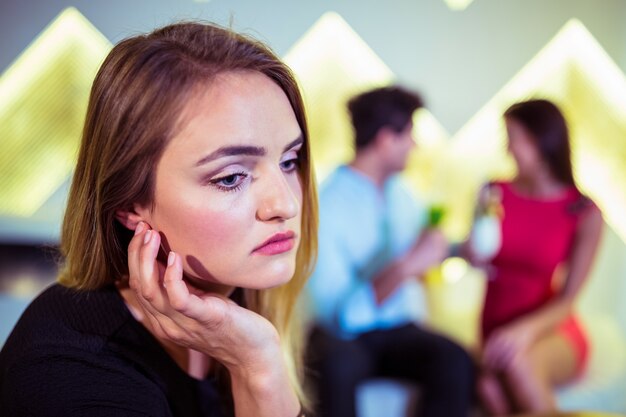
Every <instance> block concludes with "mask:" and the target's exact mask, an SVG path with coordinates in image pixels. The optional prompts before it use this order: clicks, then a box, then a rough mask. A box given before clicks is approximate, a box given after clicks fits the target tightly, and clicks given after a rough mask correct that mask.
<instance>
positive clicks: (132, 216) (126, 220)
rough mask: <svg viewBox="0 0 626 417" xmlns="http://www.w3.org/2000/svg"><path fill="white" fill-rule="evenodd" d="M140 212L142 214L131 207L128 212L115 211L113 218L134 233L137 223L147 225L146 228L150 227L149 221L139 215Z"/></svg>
mask: <svg viewBox="0 0 626 417" xmlns="http://www.w3.org/2000/svg"><path fill="white" fill-rule="evenodd" d="M141 212H143V210H137V207H133V208H132V209H129V210H116V211H115V218H116V219H117V221H118V222H120V223H121V224H122V225H123V226H124V227H126V228H127V229H129V230H133V231H134V230H135V229H136V228H137V225H138V224H139V222H144V223H147V224H148V226H149V227H151V226H150V222H149V221H148V220H149V219H147V218H146V216H145V215H143V214H140V213H141Z"/></svg>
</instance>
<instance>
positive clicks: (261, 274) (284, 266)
mask: <svg viewBox="0 0 626 417" xmlns="http://www.w3.org/2000/svg"><path fill="white" fill-rule="evenodd" d="M294 273H295V264H294V263H292V262H280V263H275V264H274V265H271V266H268V268H263V269H262V270H259V271H257V272H256V273H253V274H252V275H250V278H251V279H248V280H246V281H247V282H246V283H245V285H242V287H244V288H249V289H252V290H266V289H270V288H275V287H279V286H281V285H284V284H286V283H288V282H289V281H291V278H293V275H294Z"/></svg>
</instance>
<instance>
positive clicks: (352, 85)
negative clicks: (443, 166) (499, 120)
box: [285, 12, 448, 188]
mask: <svg viewBox="0 0 626 417" xmlns="http://www.w3.org/2000/svg"><path fill="white" fill-rule="evenodd" d="M285 62H287V64H288V65H289V66H290V67H291V68H292V69H293V71H294V73H295V74H296V76H297V77H298V81H299V82H300V86H301V88H302V90H303V95H304V99H305V102H306V106H307V112H308V119H309V128H310V131H311V147H312V152H313V158H314V161H315V166H316V169H317V174H318V179H319V180H322V179H323V178H324V177H325V176H326V175H327V174H328V172H329V171H330V170H332V169H333V168H334V167H336V166H337V165H338V164H341V163H345V162H347V161H348V160H349V159H350V158H351V157H352V156H353V154H354V149H353V146H352V137H353V133H352V127H351V124H350V120H349V117H348V113H347V110H346V103H347V101H348V100H349V99H350V97H352V96H353V95H355V94H358V93H359V92H362V91H365V90H367V89H369V88H374V87H378V86H383V85H388V84H390V83H392V82H393V81H394V75H393V73H392V71H391V70H390V69H389V68H388V67H387V66H386V65H385V63H384V62H383V61H382V60H381V59H380V58H379V57H378V56H377V55H376V53H375V52H374V51H372V49H371V48H370V47H369V46H368V45H367V44H366V43H365V42H364V41H363V39H361V38H360V37H359V35H358V34H357V33H356V32H355V31H354V30H353V29H352V28H351V27H350V25H348V23H347V22H346V21H345V20H344V19H343V18H342V17H341V16H339V15H338V14H337V13H335V12H328V13H325V14H324V15H322V17H321V18H320V19H319V20H318V21H317V22H316V23H315V24H314V25H313V26H312V27H311V28H310V29H309V30H308V31H307V32H306V33H305V34H304V35H303V37H302V38H301V39H300V40H299V41H298V42H297V43H296V44H295V45H294V46H293V47H292V48H291V50H290V51H289V52H288V53H287V55H286V56H285ZM414 123H415V135H416V138H417V141H418V143H420V144H421V145H423V146H424V147H425V148H428V149H432V148H437V147H438V146H439V144H440V143H441V142H442V140H443V139H444V138H445V139H447V138H448V134H447V132H445V130H444V129H443V127H441V125H440V124H439V123H438V122H437V121H436V119H435V118H434V117H433V116H432V114H430V113H429V112H428V111H427V110H421V111H420V112H418V113H416V118H415V120H414ZM426 171H427V170H422V171H420V172H421V173H422V174H416V175H412V176H411V179H413V180H414V181H416V184H417V183H419V184H417V185H416V186H417V188H424V187H426V186H425V185H424V183H425V181H421V182H420V178H421V177H420V176H419V175H422V177H423V176H424V175H427V172H426Z"/></svg>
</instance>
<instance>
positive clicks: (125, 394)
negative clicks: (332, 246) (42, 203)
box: [0, 23, 317, 417]
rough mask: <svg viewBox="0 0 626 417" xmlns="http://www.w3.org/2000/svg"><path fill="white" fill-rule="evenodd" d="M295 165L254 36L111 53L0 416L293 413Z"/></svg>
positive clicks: (296, 103)
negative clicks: (58, 265) (49, 268)
mask: <svg viewBox="0 0 626 417" xmlns="http://www.w3.org/2000/svg"><path fill="white" fill-rule="evenodd" d="M309 155H310V152H309V142H308V135H307V128H306V121H305V114H304V108H303V104H302V99H301V96H300V94H299V90H298V87H297V84H296V82H295V80H294V78H293V76H292V74H291V73H290V71H289V69H288V68H287V67H286V66H285V65H284V64H283V63H282V62H280V60H279V59H278V58H277V57H276V56H275V55H274V54H273V53H272V52H271V51H270V50H269V49H268V48H267V47H265V46H264V45H263V44H260V43H258V42H256V41H254V40H252V39H249V38H247V37H245V36H242V35H239V34H236V33H233V32H232V31H230V30H227V29H223V28H220V27H217V26H214V25H206V24H198V23H182V24H175V25H171V26H168V27H165V28H162V29H159V30H156V31H155V32H153V33H150V34H147V35H141V36H136V37H133V38H130V39H127V40H125V41H122V42H121V43H119V44H118V45H116V46H115V47H114V48H113V50H112V51H111V52H110V54H109V55H108V57H107V58H106V60H105V61H104V63H103V64H102V67H101V68H100V70H99V72H98V74H97V76H96V79H95V81H94V84H93V88H92V91H91V96H90V100H89V106H88V110H87V117H86V122H85V128H84V133H83V137H82V143H81V147H80V152H79V155H78V162H77V166H76V171H75V174H74V179H73V183H72V188H71V191H70V195H69V199H68V206H67V211H66V215H65V219H64V223H63V229H62V238H61V250H62V253H63V255H64V259H65V262H64V266H63V269H62V271H61V274H60V277H59V282H60V283H59V284H57V285H53V286H52V287H50V288H49V289H47V290H46V291H45V292H44V293H43V294H41V295H40V296H39V297H38V298H37V299H36V300H35V301H34V302H33V303H32V304H31V306H30V307H29V308H28V309H27V311H26V312H25V313H24V315H23V316H22V318H21V319H20V321H19V323H18V324H17V326H16V328H15V329H14V331H13V333H12V335H11V336H10V338H9V340H8V341H7V343H6V345H5V346H4V348H3V350H2V352H1V353H0V409H1V410H2V412H3V414H4V413H6V415H12V416H25V415H37V416H53V415H54V416H58V415H63V416H82V415H85V416H142V415H150V416H223V415H235V416H237V417H247V416H254V417H263V416H268V417H269V416H271V417H275V416H285V417H295V416H297V415H301V414H302V406H301V404H302V403H303V401H304V398H303V394H302V392H301V390H300V388H299V383H298V376H297V375H296V369H297V368H298V354H297V348H296V337H295V334H294V326H292V324H293V323H292V310H293V305H294V302H295V299H296V297H297V295H298V293H299V292H300V289H301V288H302V286H303V284H304V282H305V280H306V278H307V276H308V274H309V269H310V267H311V264H312V262H313V261H314V256H315V250H316V237H315V229H316V219H317V214H316V194H315V188H314V180H313V174H312V168H311V163H310V160H309Z"/></svg>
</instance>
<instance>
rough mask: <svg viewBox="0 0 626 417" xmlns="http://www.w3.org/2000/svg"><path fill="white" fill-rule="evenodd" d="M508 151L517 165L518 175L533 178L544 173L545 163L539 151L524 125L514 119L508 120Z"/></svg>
mask: <svg viewBox="0 0 626 417" xmlns="http://www.w3.org/2000/svg"><path fill="white" fill-rule="evenodd" d="M506 130H507V133H508V150H509V152H510V153H511V156H513V159H514V160H515V164H516V165H517V172H518V175H519V176H521V177H525V178H527V177H532V176H534V175H536V174H537V173H539V172H543V168H544V165H545V164H544V163H543V159H542V157H541V154H540V153H539V149H537V146H536V145H535V142H534V141H533V139H532V138H531V137H530V133H529V132H528V131H527V130H526V128H525V127H524V125H522V124H521V123H520V122H518V121H517V120H515V119H512V118H506Z"/></svg>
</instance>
